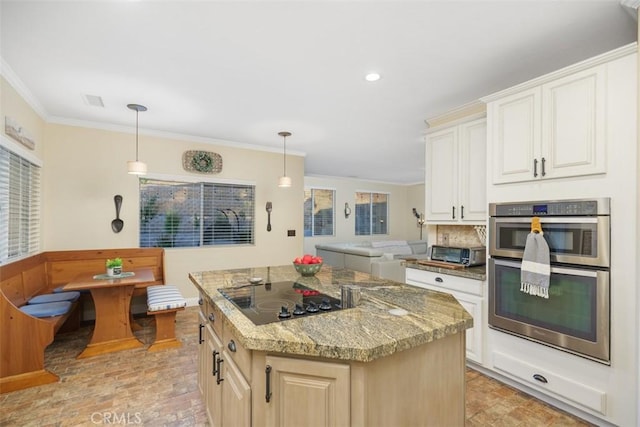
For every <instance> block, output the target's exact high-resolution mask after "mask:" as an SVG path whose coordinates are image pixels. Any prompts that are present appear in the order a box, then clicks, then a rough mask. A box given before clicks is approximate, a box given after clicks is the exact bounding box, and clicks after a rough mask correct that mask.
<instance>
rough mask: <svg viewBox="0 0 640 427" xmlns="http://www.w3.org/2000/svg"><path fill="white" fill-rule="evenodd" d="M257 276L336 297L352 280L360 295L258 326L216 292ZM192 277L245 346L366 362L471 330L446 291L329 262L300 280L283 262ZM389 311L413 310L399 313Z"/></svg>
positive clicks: (470, 323) (468, 318) (469, 322)
mask: <svg viewBox="0 0 640 427" xmlns="http://www.w3.org/2000/svg"><path fill="white" fill-rule="evenodd" d="M252 277H262V278H264V279H266V280H270V281H271V282H272V283H276V282H280V281H288V280H291V281H296V282H298V283H300V284H302V285H305V286H308V287H310V288H312V289H316V290H318V291H320V292H322V293H324V294H327V295H330V296H333V297H336V298H340V285H342V284H354V285H357V286H360V287H361V294H362V296H361V299H360V304H359V305H358V306H357V307H355V308H349V309H343V310H339V311H335V312H327V313H323V314H319V315H315V316H310V317H303V318H300V319H291V320H286V321H283V322H275V323H270V324H266V325H260V326H256V325H255V324H254V323H253V322H252V321H251V320H249V318H247V317H246V316H245V315H244V314H242V312H241V311H240V310H238V309H237V308H236V307H235V306H234V305H233V304H232V303H231V302H230V301H228V300H227V299H226V298H225V297H223V296H222V294H220V292H218V289H220V288H225V287H237V286H243V285H247V284H248V283H249V282H248V279H249V278H252ZM189 278H190V279H191V281H192V282H193V283H194V284H195V285H196V287H197V288H198V289H199V290H200V291H202V293H203V294H204V295H205V296H207V297H208V298H209V300H210V302H211V304H213V305H214V306H216V307H217V309H218V310H220V311H221V312H222V314H223V325H224V328H230V330H231V332H232V333H233V335H235V336H236V338H237V339H238V340H239V341H240V343H241V344H242V345H243V346H244V347H245V348H246V349H247V350H257V351H267V352H279V353H285V354H296V355H305V356H313V357H325V358H330V359H339V360H351V361H360V362H369V361H372V360H375V359H378V358H380V357H385V356H389V355H391V354H393V353H395V352H398V351H402V350H406V349H410V348H413V347H417V346H419V345H422V344H426V343H428V342H431V341H434V340H437V339H440V338H444V337H446V336H449V335H453V334H456V333H463V332H464V331H465V330H466V329H468V328H471V327H473V318H472V317H471V315H470V314H469V313H467V312H466V311H465V310H464V308H463V307H462V306H461V305H460V304H459V303H458V302H457V300H456V299H455V298H454V297H453V296H451V295H449V294H446V293H441V292H435V291H430V290H426V289H421V288H417V287H414V286H409V285H405V284H403V283H399V282H394V281H390V280H385V279H380V278H375V277H373V276H371V275H369V274H366V273H361V272H357V271H353V270H347V269H336V268H332V267H331V266H328V265H324V266H323V267H322V269H321V270H320V272H319V273H317V274H316V275H315V276H314V277H302V276H300V275H299V274H298V273H297V272H296V271H295V269H294V268H293V265H286V266H274V267H261V268H244V269H235V270H216V271H202V272H194V273H190V274H189ZM392 309H403V310H406V311H407V312H408V314H406V315H394V314H391V313H390V310H392Z"/></svg>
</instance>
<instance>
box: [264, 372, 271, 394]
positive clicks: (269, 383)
mask: <svg viewBox="0 0 640 427" xmlns="http://www.w3.org/2000/svg"><path fill="white" fill-rule="evenodd" d="M264 373H265V374H266V376H267V381H266V382H267V392H266V394H265V396H264V397H265V399H266V401H267V403H269V402H270V401H271V365H267V367H266V368H265V370H264Z"/></svg>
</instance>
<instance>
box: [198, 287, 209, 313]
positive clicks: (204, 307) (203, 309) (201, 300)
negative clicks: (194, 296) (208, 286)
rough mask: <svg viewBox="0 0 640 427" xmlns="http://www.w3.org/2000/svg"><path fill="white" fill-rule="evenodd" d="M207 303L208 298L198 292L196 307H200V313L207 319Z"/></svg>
mask: <svg viewBox="0 0 640 427" xmlns="http://www.w3.org/2000/svg"><path fill="white" fill-rule="evenodd" d="M207 301H208V298H207V296H206V295H205V294H203V293H202V292H200V298H199V299H198V305H199V306H200V313H202V316H203V317H207V316H206V314H207Z"/></svg>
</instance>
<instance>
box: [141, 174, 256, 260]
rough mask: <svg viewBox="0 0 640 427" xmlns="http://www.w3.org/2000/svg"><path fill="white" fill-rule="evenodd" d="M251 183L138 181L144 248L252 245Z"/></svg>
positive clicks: (252, 207) (142, 243) (253, 191)
mask: <svg viewBox="0 0 640 427" xmlns="http://www.w3.org/2000/svg"><path fill="white" fill-rule="evenodd" d="M254 194H255V187H254V186H250V185H236V184H218V183H209V182H196V183H190V182H173V181H160V180H153V179H141V180H140V247H142V248H148V247H163V248H177V247H197V246H216V245H235V244H252V243H253V233H254V211H255V210H254Z"/></svg>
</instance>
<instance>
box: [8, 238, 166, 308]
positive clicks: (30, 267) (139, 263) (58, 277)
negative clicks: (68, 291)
mask: <svg viewBox="0 0 640 427" xmlns="http://www.w3.org/2000/svg"><path fill="white" fill-rule="evenodd" d="M108 258H122V262H123V271H128V270H132V269H135V268H144V267H146V268H151V269H152V270H153V275H154V276H155V279H156V280H155V281H154V282H153V283H152V284H157V285H161V284H164V249H162V248H132V249H99V250H77V251H51V252H43V253H40V254H37V255H34V256H30V257H28V258H25V259H22V260H19V261H15V262H12V263H9V264H6V265H2V266H0V291H2V293H3V294H4V295H5V297H6V298H7V299H8V300H9V301H11V303H12V304H13V305H15V306H16V307H20V306H22V305H24V304H26V302H27V301H28V300H29V299H30V298H32V297H34V296H36V295H40V294H44V293H49V292H51V291H53V289H55V288H57V287H58V286H62V285H65V284H67V283H69V281H71V280H73V279H74V278H75V277H76V276H78V275H79V274H81V273H94V274H101V273H104V272H105V261H106V260H107V259H108Z"/></svg>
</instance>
